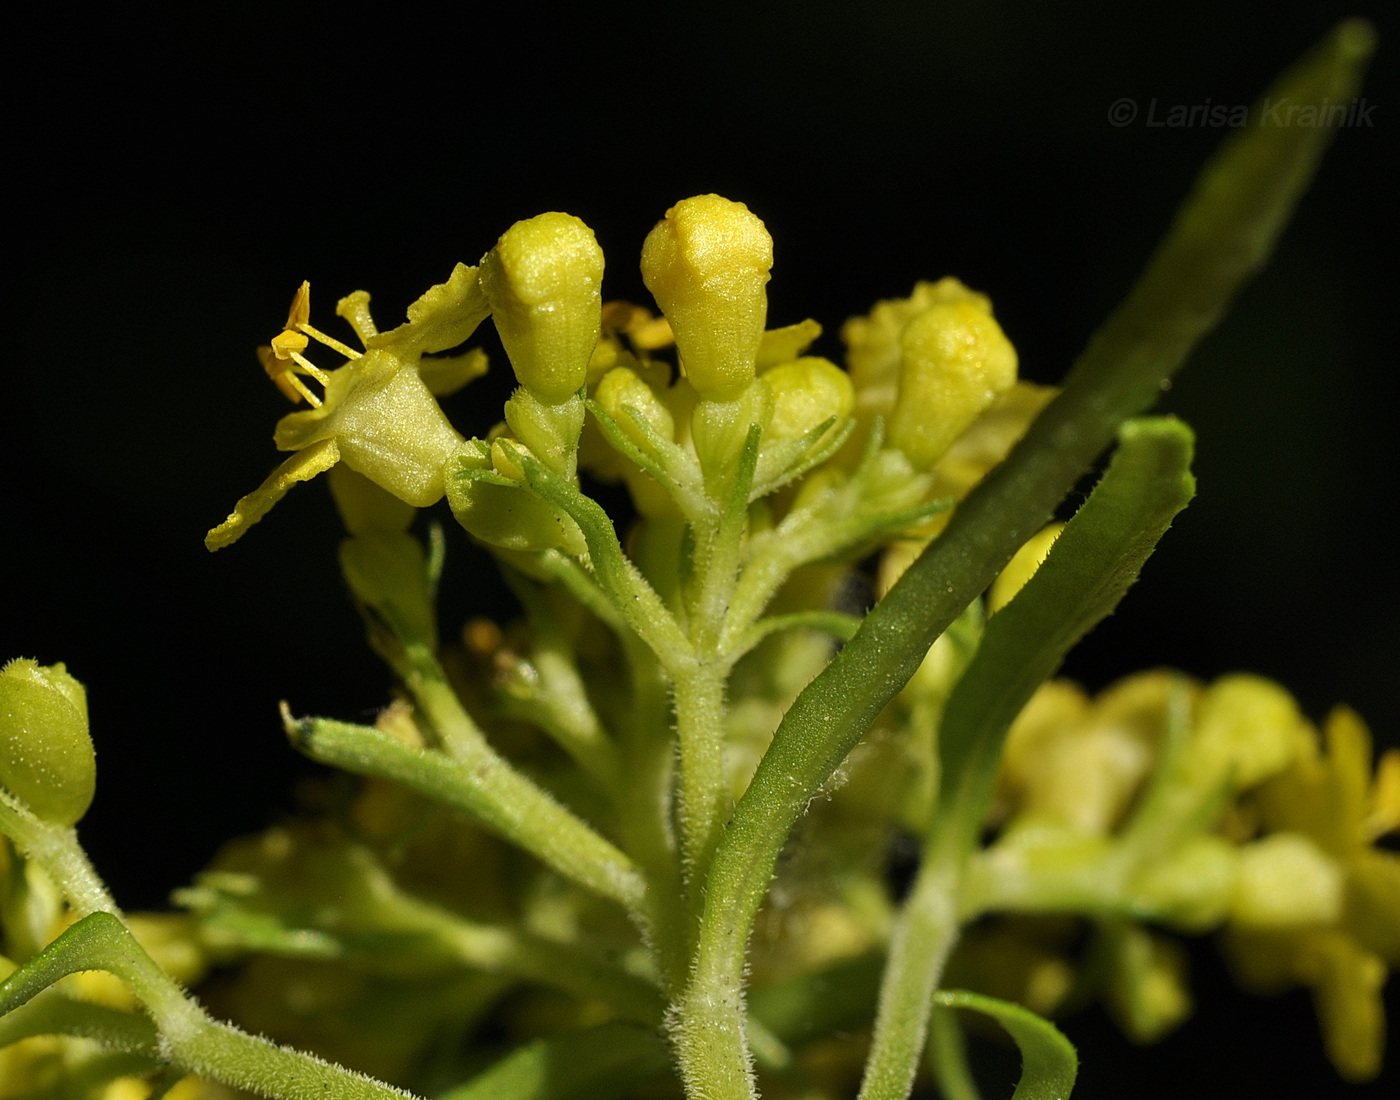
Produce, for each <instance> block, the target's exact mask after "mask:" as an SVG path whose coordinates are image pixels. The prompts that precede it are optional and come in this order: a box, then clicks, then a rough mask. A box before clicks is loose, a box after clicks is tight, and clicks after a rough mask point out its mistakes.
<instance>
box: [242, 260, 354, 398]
mask: <svg viewBox="0 0 1400 1100" xmlns="http://www.w3.org/2000/svg"><path fill="white" fill-rule="evenodd" d="M310 319H311V284H310V282H308V281H306V280H303V281H302V284H301V286H300V287H298V288H297V292H296V294H295V295H294V296H293V298H292V306H291V309H289V310H288V311H287V323H286V324H285V325H284V326H283V328H282V331H281V332H279V333H278V334H277V335H276V336H274V337H273V338H272V341H271V343H270V344H268V345H265V346H263V347H260V348H258V362H259V363H261V364H262V368H263V370H264V371H266V372H267V376H268V377H269V378H271V379H272V381H273V382H275V383H276V385H277V388H278V389H279V390H281V391H282V393H283V394H284V395H285V396H286V398H287V400H289V401H291V402H292V403H293V404H296V403H297V402H298V401H300V400H301V399H302V398H303V397H304V398H306V401H307V403H308V404H309V405H310V406H311V407H312V408H314V409H319V408H320V407H321V399H320V398H319V397H317V396H316V395H315V394H314V393H312V392H311V390H310V389H309V388H308V387H307V385H306V383H305V382H303V381H302V380H301V379H300V378H298V377H297V375H298V374H305V375H309V376H310V377H312V378H314V379H316V381H317V382H319V383H321V385H322V386H324V385H326V384H327V383H328V382H330V378H331V376H330V375H329V374H327V373H326V372H325V371H323V370H322V369H321V368H320V367H318V366H316V364H314V363H312V362H311V360H309V359H307V358H306V356H304V355H303V354H302V352H304V351H305V350H306V349H307V347H308V346H309V345H310V342H311V341H310V340H308V339H307V337H310V338H311V339H314V340H316V341H317V342H319V343H322V344H325V345H326V347H328V348H330V349H332V350H333V351H338V352H339V353H340V354H341V355H343V356H345V357H346V358H347V359H358V358H360V353H359V352H358V351H356V350H355V349H354V348H352V347H349V346H347V345H345V344H342V343H341V342H340V341H339V340H337V339H335V337H333V336H327V335H326V334H325V333H324V332H321V331H320V330H319V329H316V328H314V327H312V325H311V323H310Z"/></svg>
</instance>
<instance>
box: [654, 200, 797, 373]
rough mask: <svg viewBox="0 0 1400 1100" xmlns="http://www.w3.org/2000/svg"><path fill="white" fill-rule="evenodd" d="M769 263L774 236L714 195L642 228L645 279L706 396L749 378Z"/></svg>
mask: <svg viewBox="0 0 1400 1100" xmlns="http://www.w3.org/2000/svg"><path fill="white" fill-rule="evenodd" d="M772 266H773V238H772V237H770V236H769V235H768V230H767V229H765V228H764V226H763V222H761V221H760V220H759V219H758V218H757V217H756V216H754V215H753V214H752V213H750V212H749V208H748V207H747V206H745V205H744V204H743V203H741V202H731V201H730V200H729V199H725V198H721V197H720V196H719V195H697V196H696V197H695V198H691V199H685V200H683V201H681V202H678V203H676V205H675V206H673V207H671V209H670V210H668V211H666V217H665V218H664V219H663V220H662V221H660V222H658V223H657V225H656V228H654V229H653V230H652V231H651V233H650V234H648V235H647V239H646V243H645V244H644V245H643V246H642V280H643V281H644V282H645V283H646V286H647V289H648V290H649V291H651V293H652V296H653V297H655V299H656V301H657V304H658V305H659V306H660V307H661V312H662V313H664V314H665V315H666V319H667V320H668V321H669V322H670V323H671V328H672V330H673V331H674V332H675V336H676V346H677V347H678V348H679V349H680V356H681V365H682V366H683V367H684V369H685V373H686V377H688V378H689V379H690V382H691V384H692V385H693V386H694V387H695V388H696V390H698V391H699V392H700V394H701V395H702V396H703V397H706V398H710V399H711V400H716V401H732V400H733V399H734V398H736V397H737V396H738V395H739V394H740V393H742V392H743V390H744V388H745V387H746V386H747V385H748V384H749V383H750V382H751V381H752V380H753V376H754V363H755V360H756V359H757V357H758V346H759V342H760V341H761V340H762V339H763V326H764V323H765V321H766V320H767V317H768V295H767V292H766V290H765V287H766V286H767V284H768V272H769V269H770V268H772Z"/></svg>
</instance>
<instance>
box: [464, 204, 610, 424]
mask: <svg viewBox="0 0 1400 1100" xmlns="http://www.w3.org/2000/svg"><path fill="white" fill-rule="evenodd" d="M481 285H482V288H483V289H484V291H485V292H486V298H487V300H488V301H489V302H490V303H491V311H492V316H493V317H494V318H495V321H496V330H497V331H498V332H499V333H500V334H501V343H502V344H504V345H505V349H506V354H507V355H508V356H510V364H511V366H512V367H513V368H514V369H515V377H516V378H518V379H519V380H520V384H521V385H522V386H524V387H525V388H526V389H527V390H529V391H530V392H531V393H532V394H534V395H535V397H537V398H538V399H539V400H541V401H543V402H545V403H546V404H551V405H556V404H558V403H559V402H561V401H565V400H567V399H568V398H570V397H572V396H573V395H574V394H575V393H577V392H578V389H579V387H580V386H582V385H583V383H584V379H585V378H586V377H587V374H588V360H589V358H590V357H591V356H592V354H593V348H594V347H595V346H596V345H597V343H598V333H599V331H600V327H601V324H602V310H603V297H602V286H603V250H602V249H601V248H599V247H598V241H597V239H596V238H595V237H594V236H593V230H591V229H589V228H588V226H586V225H584V224H583V222H581V221H580V220H579V219H578V218H575V217H574V216H573V215H571V214H559V213H552V214H540V215H539V216H538V217H534V218H529V219H527V220H525V221H521V222H516V223H515V224H514V225H513V226H511V227H510V228H509V229H508V230H506V232H505V234H504V235H503V236H502V237H501V239H500V240H499V241H497V242H496V247H495V248H493V249H492V250H491V251H490V252H488V253H487V254H486V256H485V257H484V258H483V259H482V261H481Z"/></svg>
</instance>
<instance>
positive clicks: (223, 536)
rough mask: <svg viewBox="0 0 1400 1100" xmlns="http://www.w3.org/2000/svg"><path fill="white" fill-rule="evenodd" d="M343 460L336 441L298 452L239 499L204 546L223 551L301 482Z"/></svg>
mask: <svg viewBox="0 0 1400 1100" xmlns="http://www.w3.org/2000/svg"><path fill="white" fill-rule="evenodd" d="M339 461H340V448H339V447H337V446H336V443H335V440H334V439H323V440H321V441H320V442H317V443H313V444H311V445H310V446H309V447H307V448H306V449H304V450H301V451H298V452H297V453H296V454H294V455H292V457H291V458H289V459H287V461H286V462H284V463H282V465H280V466H278V467H277V469H275V470H273V471H272V473H271V474H270V475H269V476H268V479H267V480H266V481H264V482H263V483H262V484H261V485H259V486H258V487H257V488H256V489H254V490H253V491H252V492H251V493H249V494H248V495H247V496H245V497H243V498H242V499H241V500H239V502H238V503H237V504H236V505H234V508H233V511H232V512H231V513H229V517H228V519H226V520H224V522H223V523H221V524H219V526H217V527H215V528H214V529H213V530H212V531H210V532H209V533H208V534H207V535H205V536H204V545H205V546H206V547H208V548H209V549H210V550H222V549H223V548H224V547H225V546H230V545H232V544H233V543H235V542H237V541H238V540H239V539H240V538H242V536H243V532H245V531H246V530H248V528H249V527H251V526H253V524H255V523H257V522H258V520H260V519H262V518H263V516H265V515H267V513H268V511H269V510H270V509H271V508H272V506H273V505H274V504H276V503H277V502H278V501H279V500H281V499H282V498H283V497H284V496H286V495H287V490H288V489H290V488H291V487H292V486H293V485H295V484H296V483H297V482H298V481H310V480H311V479H312V478H313V477H315V476H316V475H317V474H323V473H325V472H326V471H327V470H329V469H330V468H331V467H332V466H334V465H335V464H336V463H337V462H339Z"/></svg>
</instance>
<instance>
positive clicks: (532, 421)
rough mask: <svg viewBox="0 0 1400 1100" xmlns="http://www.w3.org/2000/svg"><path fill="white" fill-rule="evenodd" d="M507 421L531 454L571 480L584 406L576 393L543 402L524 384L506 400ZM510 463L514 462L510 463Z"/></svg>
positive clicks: (575, 469) (573, 476)
mask: <svg viewBox="0 0 1400 1100" xmlns="http://www.w3.org/2000/svg"><path fill="white" fill-rule="evenodd" d="M505 413H506V423H507V424H509V425H510V430H511V431H512V432H513V433H515V438H516V439H518V440H520V442H521V443H523V444H525V446H526V447H528V448H529V449H530V453H531V454H532V455H534V456H535V457H536V458H538V459H539V460H540V461H541V462H543V463H544V464H545V465H546V466H548V467H549V468H550V469H551V470H553V471H554V472H555V473H556V474H559V475H561V476H563V477H566V478H568V479H569V480H570V481H572V480H574V478H575V476H576V475H577V473H578V439H579V436H580V435H581V434H582V432H583V419H584V409H583V402H582V401H581V400H580V399H579V396H578V394H570V395H569V396H568V397H567V398H566V399H565V400H563V401H559V402H554V403H546V402H544V401H541V400H540V399H539V398H538V397H537V396H536V395H535V394H534V393H532V392H531V391H530V390H528V389H526V388H525V387H524V386H522V387H520V389H518V390H516V391H515V393H514V394H512V395H511V397H510V399H509V400H508V401H506V408H505ZM512 465H514V464H513V463H512Z"/></svg>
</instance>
